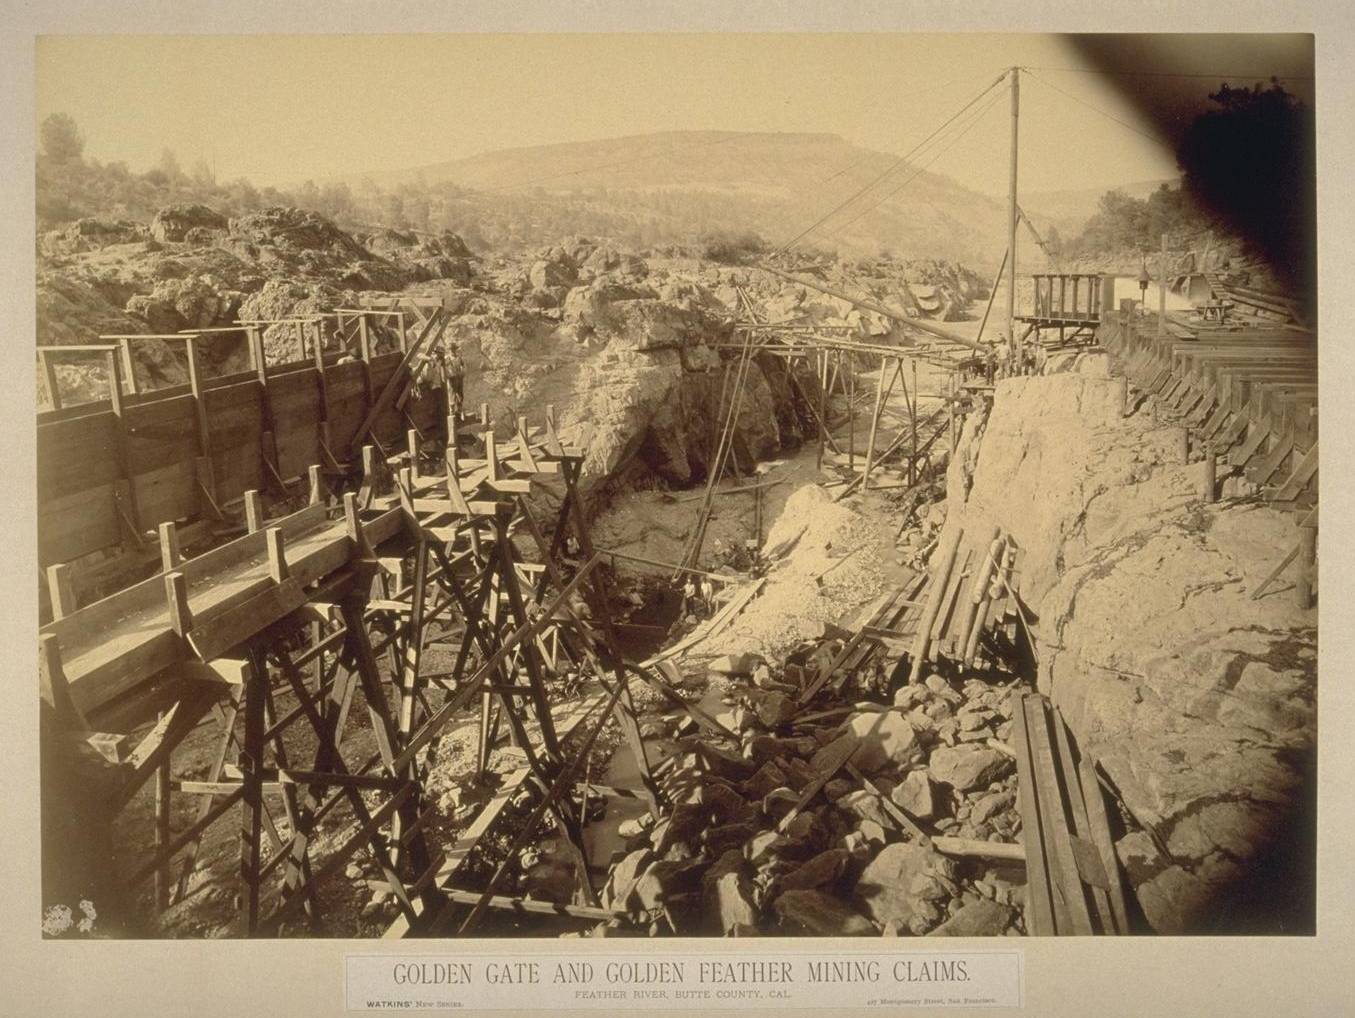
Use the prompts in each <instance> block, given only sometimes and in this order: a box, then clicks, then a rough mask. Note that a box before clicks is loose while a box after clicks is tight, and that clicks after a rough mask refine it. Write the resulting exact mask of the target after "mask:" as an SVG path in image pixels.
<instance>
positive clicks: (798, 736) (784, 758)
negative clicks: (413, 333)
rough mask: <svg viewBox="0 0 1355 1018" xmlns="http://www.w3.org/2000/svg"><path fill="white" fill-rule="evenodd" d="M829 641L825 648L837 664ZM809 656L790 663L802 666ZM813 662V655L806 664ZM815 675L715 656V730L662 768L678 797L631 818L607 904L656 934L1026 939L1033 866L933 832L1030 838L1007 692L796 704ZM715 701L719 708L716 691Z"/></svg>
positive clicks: (698, 735) (909, 690)
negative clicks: (954, 843) (732, 740)
mask: <svg viewBox="0 0 1355 1018" xmlns="http://www.w3.org/2000/svg"><path fill="white" fill-rule="evenodd" d="M839 646H840V642H838V641H837V640H836V639H834V638H833V635H832V634H829V636H827V637H825V639H824V640H823V641H821V642H820V644H819V646H818V647H816V648H813V651H814V652H815V653H817V654H818V655H819V656H820V657H824V656H830V655H832V654H833V653H834V652H835V649H836V648H837V647H839ZM795 657H796V655H793V656H792V659H794V658H795ZM799 657H800V660H801V661H804V658H803V656H802V655H800V656H799ZM816 665H817V662H815V661H814V659H813V656H812V655H811V657H810V660H808V661H804V665H803V670H801V667H800V666H797V665H795V664H788V666H783V667H782V668H780V669H778V670H773V668H772V667H771V666H770V665H769V664H768V663H767V662H765V661H763V660H761V659H760V658H758V657H756V656H755V655H731V656H729V657H726V658H722V659H720V660H718V661H715V662H713V663H712V665H711V667H712V669H713V671H715V672H716V674H715V675H712V676H711V679H710V681H711V682H712V684H715V685H716V686H717V688H721V689H722V690H723V696H722V697H721V700H722V701H723V703H724V705H725V708H726V709H725V710H724V711H723V712H722V713H721V714H720V715H718V716H717V720H719V721H720V722H721V723H723V724H725V725H726V726H728V727H729V728H730V729H731V730H733V731H735V732H737V733H738V737H739V745H738V748H737V751H735V749H734V748H733V747H732V746H730V745H728V743H726V748H722V747H721V746H720V745H717V744H716V740H714V739H712V738H711V736H710V733H709V732H704V731H703V732H695V731H692V732H691V733H690V734H683V733H684V732H685V731H688V730H690V729H691V727H692V725H693V722H692V721H691V720H690V719H687V718H686V717H681V723H680V724H678V725H677V728H676V733H675V734H676V736H677V737H676V739H675V747H676V752H675V754H674V755H673V757H672V758H671V762H670V763H668V766H667V769H666V770H665V771H664V772H663V777H662V787H663V791H664V793H665V795H666V796H667V797H668V800H669V801H670V803H671V806H670V807H669V809H668V811H667V812H665V813H663V814H662V815H661V816H659V817H654V816H652V815H650V814H645V815H644V816H642V817H640V818H639V819H637V820H632V821H629V822H627V823H626V824H623V825H622V826H621V828H620V833H621V835H622V836H623V837H626V838H627V841H626V844H625V847H624V849H623V850H621V851H618V852H617V853H616V855H615V856H614V858H613V860H612V866H611V872H610V875H609V877H608V879H607V882H606V885H605V887H604V889H603V891H602V899H603V904H604V905H605V906H607V907H609V908H614V909H617V910H620V911H624V912H626V913H627V914H628V917H629V920H628V921H623V920H614V921H612V922H609V923H604V924H601V925H600V926H599V927H598V928H597V929H596V930H595V933H598V934H601V935H612V936H615V935H617V934H618V933H621V932H626V931H630V932H643V931H647V932H648V933H649V934H650V935H651V936H654V935H662V934H666V933H677V934H680V935H695V934H710V935H721V934H723V935H729V936H756V935H778V934H808V935H814V936H878V935H882V934H883V935H885V936H890V935H937V936H944V935H965V936H976V935H1002V934H1017V933H1021V932H1023V930H1024V925H1023V922H1022V919H1021V915H1020V909H1021V905H1022V902H1023V899H1024V882H1025V875H1024V867H1023V866H1022V864H1020V863H1019V862H1018V863H1015V864H1012V863H1001V864H1000V863H997V862H993V861H989V860H986V859H983V858H974V857H966V858H953V857H950V856H947V855H944V854H942V853H941V852H940V851H938V850H937V849H936V848H935V847H934V845H933V843H932V837H934V836H937V835H943V834H944V835H948V836H950V837H954V838H966V839H972V840H990V841H1001V842H1010V841H1012V840H1014V837H1015V835H1017V833H1018V832H1019V831H1020V826H1021V822H1020V816H1019V813H1018V811H1017V808H1016V794H1015V785H1016V776H1015V773H1014V771H1015V766H1014V760H1013V758H1012V755H1011V752H1010V750H1008V749H1007V748H1006V743H1004V742H1003V741H1002V740H1004V739H1007V738H1008V737H1009V736H1010V732H1011V707H1010V706H1009V701H1008V690H1006V689H1004V688H998V687H994V686H990V685H988V684H986V683H983V682H980V681H977V680H969V681H967V682H965V683H964V685H963V687H962V688H960V689H956V688H954V687H953V686H952V685H951V684H950V683H948V682H947V681H945V680H944V679H942V678H941V677H939V676H935V675H933V676H931V677H929V678H928V679H927V681H926V682H925V683H924V684H921V685H916V686H904V687H903V688H901V689H899V690H898V692H897V693H896V694H895V696H894V701H895V702H894V704H893V705H888V704H882V703H876V702H858V703H855V704H841V705H839V706H837V707H833V706H832V705H831V704H825V703H824V698H823V697H820V698H819V699H817V700H816V701H815V702H814V703H813V704H812V705H806V706H805V707H803V708H802V707H801V705H800V704H799V702H798V697H799V681H800V677H801V675H802V674H804V672H812V669H813V668H814V667H816ZM708 699H709V698H708Z"/></svg>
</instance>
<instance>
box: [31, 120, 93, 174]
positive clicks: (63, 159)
mask: <svg viewBox="0 0 1355 1018" xmlns="http://www.w3.org/2000/svg"><path fill="white" fill-rule="evenodd" d="M39 133H40V135H41V139H42V154H43V155H44V156H45V157H46V158H47V159H50V160H51V161H52V162H54V163H73V162H79V161H80V157H81V156H82V155H83V154H84V151H85V136H84V135H83V134H81V133H80V128H79V127H77V126H76V124H75V119H74V118H73V117H72V116H71V115H70V114H69V113H53V114H51V115H50V116H48V117H46V118H44V119H43V121H42V126H41V127H40V128H39Z"/></svg>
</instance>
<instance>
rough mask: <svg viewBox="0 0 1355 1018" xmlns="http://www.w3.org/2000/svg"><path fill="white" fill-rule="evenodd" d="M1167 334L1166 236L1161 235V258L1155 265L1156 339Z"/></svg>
mask: <svg viewBox="0 0 1355 1018" xmlns="http://www.w3.org/2000/svg"><path fill="white" fill-rule="evenodd" d="M1166 334H1167V235H1166V234H1165V233H1164V234H1163V235H1162V258H1161V260H1160V261H1159V262H1158V265H1157V338H1158V339H1161V338H1162V337H1163V336H1165V335H1166Z"/></svg>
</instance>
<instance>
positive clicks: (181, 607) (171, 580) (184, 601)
mask: <svg viewBox="0 0 1355 1018" xmlns="http://www.w3.org/2000/svg"><path fill="white" fill-rule="evenodd" d="M165 603H166V605H167V606H168V608H169V625H170V628H171V629H173V630H174V632H176V633H178V634H179V635H180V636H187V635H188V631H189V630H190V629H192V628H193V612H192V610H191V609H190V608H189V606H188V581H187V580H186V579H184V574H183V573H179V572H174V573H166V574H165Z"/></svg>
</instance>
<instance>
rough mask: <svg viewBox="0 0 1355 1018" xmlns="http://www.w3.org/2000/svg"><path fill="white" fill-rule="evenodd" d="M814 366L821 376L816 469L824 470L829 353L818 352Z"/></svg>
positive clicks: (816, 352) (824, 351) (825, 351)
mask: <svg viewBox="0 0 1355 1018" xmlns="http://www.w3.org/2000/svg"><path fill="white" fill-rule="evenodd" d="M814 366H815V368H816V369H817V370H818V376H819V451H818V455H817V457H816V459H815V461H814V466H815V469H818V470H822V469H823V446H824V442H825V441H826V440H827V435H828V351H827V350H818V351H815V354H814Z"/></svg>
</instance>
